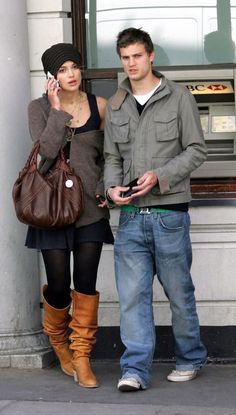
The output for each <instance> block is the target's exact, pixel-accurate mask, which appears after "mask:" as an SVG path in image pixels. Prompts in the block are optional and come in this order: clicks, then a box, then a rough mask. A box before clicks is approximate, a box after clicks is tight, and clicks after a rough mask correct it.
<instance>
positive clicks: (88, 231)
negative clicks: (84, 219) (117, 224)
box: [25, 219, 114, 251]
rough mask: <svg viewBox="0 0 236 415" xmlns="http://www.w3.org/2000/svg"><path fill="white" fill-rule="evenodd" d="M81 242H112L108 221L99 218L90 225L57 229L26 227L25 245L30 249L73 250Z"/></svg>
mask: <svg viewBox="0 0 236 415" xmlns="http://www.w3.org/2000/svg"><path fill="white" fill-rule="evenodd" d="M82 242H104V243H107V244H113V243H114V237H113V234H112V231H111V227H110V224H109V221H108V220H107V219H101V220H100V221H98V222H96V223H92V224H91V225H86V226H81V227H80V228H76V227H75V225H70V226H66V227H64V228H58V229H51V230H47V229H39V228H35V227H33V226H29V227H28V232H27V235H26V241H25V246H27V248H32V249H38V250H42V249H69V250H71V251H72V250H73V249H75V248H76V246H77V245H78V244H79V243H82Z"/></svg>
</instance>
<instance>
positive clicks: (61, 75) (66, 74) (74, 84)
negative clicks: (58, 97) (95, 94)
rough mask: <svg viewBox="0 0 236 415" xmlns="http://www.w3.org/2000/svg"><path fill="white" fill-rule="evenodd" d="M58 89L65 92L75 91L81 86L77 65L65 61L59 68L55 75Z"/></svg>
mask: <svg viewBox="0 0 236 415" xmlns="http://www.w3.org/2000/svg"><path fill="white" fill-rule="evenodd" d="M56 78H57V81H59V84H60V87H61V88H62V89H64V90H65V91H76V90H77V89H79V86H80V84H81V79H82V77H81V71H80V68H79V66H78V64H77V63H75V62H73V61H66V62H64V63H63V65H62V66H61V67H60V68H59V70H58V72H57V75H56Z"/></svg>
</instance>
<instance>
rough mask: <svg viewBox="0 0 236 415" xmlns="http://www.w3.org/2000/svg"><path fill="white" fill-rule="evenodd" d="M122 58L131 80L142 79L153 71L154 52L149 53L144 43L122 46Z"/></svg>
mask: <svg viewBox="0 0 236 415" xmlns="http://www.w3.org/2000/svg"><path fill="white" fill-rule="evenodd" d="M120 59H121V62H122V65H123V68H124V71H125V73H126V74H127V75H128V77H129V79H130V80H131V81H141V80H143V79H145V78H146V76H147V75H149V74H150V72H151V71H152V62H153V60H154V52H152V53H150V54H148V53H147V51H146V49H145V47H144V45H143V44H142V43H134V44H133V45H130V46H127V47H126V48H120Z"/></svg>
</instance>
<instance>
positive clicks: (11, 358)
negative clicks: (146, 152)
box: [0, 0, 236, 368]
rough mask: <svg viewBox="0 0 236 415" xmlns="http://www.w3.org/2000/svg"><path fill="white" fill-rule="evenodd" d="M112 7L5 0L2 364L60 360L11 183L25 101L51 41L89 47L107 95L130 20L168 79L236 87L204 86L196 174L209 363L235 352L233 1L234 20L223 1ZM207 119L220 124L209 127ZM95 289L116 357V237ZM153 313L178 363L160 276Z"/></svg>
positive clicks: (195, 269)
mask: <svg viewBox="0 0 236 415" xmlns="http://www.w3.org/2000/svg"><path fill="white" fill-rule="evenodd" d="M110 3H111V2H110V1H106V0H103V1H102V0H100V1H99V0H97V1H96V0H94V1H93V0H91V1H87V2H85V1H83V0H81V1H80V0H77V1H76V0H74V1H70V0H47V1H46V0H40V1H37V0H28V1H26V0H20V1H17V0H12V1H11V2H8V3H7V2H3V1H2V2H1V11H2V19H1V20H2V22H1V23H2V24H1V27H0V34H1V43H2V45H1V52H0V70H1V73H2V88H1V92H2V99H1V101H0V106H1V118H0V120H1V121H0V122H1V131H2V140H1V141H2V147H1V151H2V163H1V165H0V169H1V175H0V181H1V189H2V196H1V207H2V208H1V215H0V227H1V234H2V238H1V243H0V251H1V252H0V258H1V259H0V263H1V266H0V270H1V271H0V282H1V301H0V367H24V368H25V367H44V366H46V365H48V364H49V363H50V362H51V360H52V359H54V355H53V353H52V351H51V349H50V347H49V345H48V341H47V339H46V337H45V336H44V335H43V333H42V326H41V317H42V316H41V314H42V309H41V287H42V285H43V284H44V282H45V274H44V267H43V264H42V260H41V257H40V255H39V254H38V253H37V252H32V251H30V250H27V249H26V248H25V247H24V239H25V235H26V227H25V226H24V225H23V224H21V223H19V222H18V221H17V219H16V217H15V213H14V208H13V203H12V198H11V189H12V185H13V183H14V180H15V179H16V177H17V175H18V172H19V170H20V169H21V168H22V166H23V164H24V162H25V160H26V158H27V155H28V153H29V150H30V148H31V140H30V136H29V132H28V125H27V106H28V103H29V101H30V100H31V99H32V98H36V97H38V96H40V95H42V93H43V91H44V79H45V75H44V73H43V69H42V65H41V55H42V53H43V51H44V50H45V49H46V48H47V47H49V46H50V45H52V44H54V43H58V42H73V43H74V44H76V45H77V46H78V47H80V49H81V51H82V54H83V60H84V87H85V88H86V89H87V90H89V91H92V92H95V93H99V94H100V95H103V96H106V97H109V96H111V95H112V93H113V92H114V91H115V89H116V87H117V83H118V82H119V78H120V77H122V74H121V67H120V64H119V60H118V58H117V56H116V54H115V36H116V34H117V33H118V31H119V30H122V29H123V28H124V27H129V26H132V25H133V26H136V27H142V28H143V29H144V30H147V31H149V33H150V34H151V36H152V38H153V36H154V43H155V45H156V50H157V58H156V61H155V63H154V64H155V65H156V66H157V67H158V68H159V66H160V69H161V71H163V72H164V73H166V75H167V76H168V77H171V78H172V79H174V80H176V81H179V82H185V83H186V85H188V87H189V86H191V88H192V89H198V90H199V89H201V90H203V89H205V85H208V86H209V85H222V84H223V85H226V86H229V87H232V90H230V91H229V94H228V95H226V94H225V95H224V96H220V97H219V94H217V97H216V95H215V96H214V97H213V96H211V95H210V94H208V95H207V97H206V94H204V93H203V92H202V94H203V95H202V96H201V97H198V98H196V99H197V101H198V103H199V111H200V114H201V119H202V124H203V127H204V129H205V130H204V132H205V136H206V139H207V140H208V142H209V150H210V151H209V153H210V154H212V158H211V159H209V163H208V165H205V167H206V168H204V169H203V170H202V171H201V172H199V174H198V175H197V176H196V177H193V193H194V198H193V202H192V203H191V206H190V216H191V222H192V226H191V239H192V243H193V266H192V276H193V281H194V284H195V287H196V299H197V308H198V313H199V318H200V324H201V328H202V334H203V339H204V342H205V343H206V345H207V347H208V350H209V356H210V358H211V359H213V360H214V359H216V360H220V359H224V360H225V359H229V360H232V359H235V358H236V279H235V270H236V199H235V196H236V192H235V190H234V189H235V187H234V186H235V179H236V128H235V108H236V106H235V92H234V82H235V70H236V69H235V67H236V65H235V62H236V61H235V47H234V40H236V24H235V21H236V1H231V3H230V1H228V0H226V1H225V2H224V6H225V5H226V3H227V4H228V6H229V8H228V12H230V16H229V15H228V13H222V9H221V8H220V1H218V2H217V1H216V0H214V1H213V0H209V1H204V2H202V1H191V2H189V1H183V2H176V1H174V0H172V1H171V0H170V1H169V2H168V8H166V7H165V5H166V2H165V1H161V0H160V1H158V2H157V1H148V2H144V1H143V0H139V1H136V2H135V7H132V3H133V2H132V1H130V2H127V1H123V0H119V2H112V6H111V5H110ZM116 3H117V4H116ZM179 3H181V7H182V9H181V11H180V9H179ZM182 3H183V4H182ZM189 3H191V7H189ZM221 3H222V2H221ZM203 5H204V9H203ZM157 8H159V9H158V13H157V14H156V15H155V13H156V9H157ZM224 10H225V7H224ZM222 14H223V15H222ZM157 16H158V18H157ZM183 18H184V19H185V20H186V21H187V25H188V26H187V27H186V29H185V30H188V33H189V36H188V39H187V41H188V42H189V45H187V46H189V47H186V45H185V43H184V42H185V40H186V32H185V31H182V32H181V30H180V28H181V25H182V24H183V22H182V21H181V19H183ZM168 19H169V24H172V26H173V27H174V29H175V33H176V35H175V37H176V43H175V44H174V45H173V43H171V41H172V39H173V30H172V32H170V31H168V30H167V29H166V27H165V26H164V21H166V20H168ZM173 21H174V24H173V23H171V22H173ZM229 23H230V24H229ZM226 27H227V31H226V30H224V28H226ZM229 27H230V30H229ZM156 28H158V29H159V30H155V29H156ZM225 32H227V33H226V34H225ZM171 33H172V34H171ZM199 33H200V34H199ZM223 34H224V38H222V36H223ZM219 38H220V39H221V43H222V39H223V41H224V42H225V43H224V45H225V46H224V50H221V49H219V50H218V49H217V53H216V52H214V53H213V51H215V48H216V45H217V44H219ZM221 43H220V44H221ZM178 48H179V49H178ZM199 85H200V87H199ZM222 117H224V118H222ZM222 121H223V122H222ZM210 122H212V125H213V127H211V128H210V130H209V125H210V124H209V123H210ZM219 125H220V126H219ZM195 188H196V189H197V191H196V192H195V190H194V189H195ZM214 188H217V191H214ZM212 189H213V190H212ZM118 214H119V211H118V209H115V210H112V211H111V224H112V228H113V231H114V234H115V232H116V227H117V221H118ZM98 290H99V291H100V293H101V302H100V311H99V325H100V329H99V333H98V342H97V345H96V348H95V350H94V357H100V358H117V357H118V356H119V355H120V352H121V349H122V345H121V343H120V338H119V304H118V298H117V293H116V287H115V280H114V268H113V247H112V246H111V245H105V246H104V248H103V253H102V259H101V263H100V266H99V275H98ZM154 315H155V321H156V325H157V326H158V336H159V345H158V349H157V350H156V354H155V357H156V358H158V359H170V358H172V356H173V347H172V337H171V322H170V311H169V304H168V301H167V299H166V298H165V296H164V293H163V291H162V288H161V287H160V286H159V284H158V282H157V281H155V283H154Z"/></svg>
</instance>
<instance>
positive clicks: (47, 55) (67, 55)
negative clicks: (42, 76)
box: [41, 43, 82, 76]
mask: <svg viewBox="0 0 236 415" xmlns="http://www.w3.org/2000/svg"><path fill="white" fill-rule="evenodd" d="M41 60H42V64H43V69H44V72H45V73H46V74H47V72H48V71H49V72H51V74H52V75H54V76H55V75H56V73H57V72H58V70H59V68H60V67H61V66H62V65H63V63H64V62H66V61H72V62H75V63H77V64H78V65H81V62H82V58H81V54H80V53H79V51H78V49H77V48H76V47H75V46H73V45H72V44H71V43H57V44H56V45H53V46H51V47H50V48H49V49H47V50H45V52H44V53H43V55H42V58H41Z"/></svg>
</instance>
